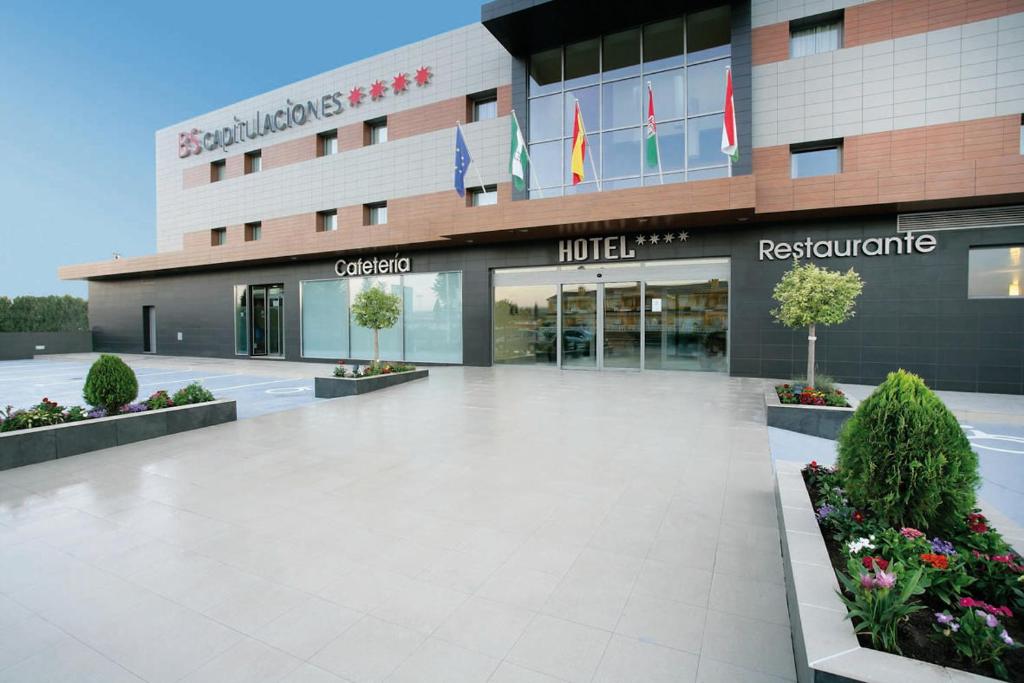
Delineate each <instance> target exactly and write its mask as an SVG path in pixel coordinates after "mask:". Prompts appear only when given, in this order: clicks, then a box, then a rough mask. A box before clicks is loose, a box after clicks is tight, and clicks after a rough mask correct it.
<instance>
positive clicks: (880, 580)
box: [875, 571, 896, 588]
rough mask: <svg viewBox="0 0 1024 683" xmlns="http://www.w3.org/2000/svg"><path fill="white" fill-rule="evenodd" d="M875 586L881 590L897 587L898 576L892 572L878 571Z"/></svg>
mask: <svg viewBox="0 0 1024 683" xmlns="http://www.w3.org/2000/svg"><path fill="white" fill-rule="evenodd" d="M875 585H876V586H878V587H879V588H892V587H893V586H895V585H896V575H895V574H892V573H890V572H883V571H876V572H875Z"/></svg>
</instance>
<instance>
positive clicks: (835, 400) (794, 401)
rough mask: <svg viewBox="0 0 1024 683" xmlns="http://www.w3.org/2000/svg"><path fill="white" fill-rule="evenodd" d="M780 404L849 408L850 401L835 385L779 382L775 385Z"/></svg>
mask: <svg viewBox="0 0 1024 683" xmlns="http://www.w3.org/2000/svg"><path fill="white" fill-rule="evenodd" d="M775 393H776V394H778V396H779V403H781V404H782V405H803V406H830V407H832V408H849V407H850V402H849V401H848V400H847V399H846V394H844V393H843V392H842V391H840V390H839V389H836V388H835V387H823V388H818V389H816V388H814V387H812V386H808V385H806V384H799V383H794V384H779V385H777V386H776V387H775Z"/></svg>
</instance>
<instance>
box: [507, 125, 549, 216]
mask: <svg viewBox="0 0 1024 683" xmlns="http://www.w3.org/2000/svg"><path fill="white" fill-rule="evenodd" d="M512 118H514V119H515V120H516V129H517V130H518V131H519V135H521V136H522V137H523V154H525V155H526V163H528V164H529V165H530V173H531V174H533V173H534V171H535V169H536V167H535V166H534V165H533V157H531V156H530V145H529V144H527V143H526V136H525V135H523V127H522V126H521V125H519V117H518V116H516V110H515V109H513V110H512ZM523 180H525V178H524V179H523ZM541 185H543V182H542V181H541V179H540V173H538V174H537V192H539V193H540V198H541V199H544V190H543V189H542V188H541ZM526 192H527V193H529V192H530V186H529V185H527V186H526Z"/></svg>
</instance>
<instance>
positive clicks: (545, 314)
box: [493, 285, 558, 366]
mask: <svg viewBox="0 0 1024 683" xmlns="http://www.w3.org/2000/svg"><path fill="white" fill-rule="evenodd" d="M557 302H558V286H557V285H523V286H515V287H495V288H494V309H493V319H494V362H495V363H497V364H502V365H552V366H553V365H555V363H556V362H557V361H558V348H557V341H558V339H557V335H558V309H557V308H556V306H557Z"/></svg>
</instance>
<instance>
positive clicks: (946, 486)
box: [837, 370, 978, 534]
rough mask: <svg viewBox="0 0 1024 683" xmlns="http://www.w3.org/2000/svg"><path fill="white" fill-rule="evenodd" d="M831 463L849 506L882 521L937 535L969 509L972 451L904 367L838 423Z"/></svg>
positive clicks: (973, 483) (974, 473)
mask: <svg viewBox="0 0 1024 683" xmlns="http://www.w3.org/2000/svg"><path fill="white" fill-rule="evenodd" d="M837 464H838V468H839V475H840V477H841V479H842V482H843V485H844V487H845V489H846V492H847V495H848V496H849V499H850V502H851V504H853V505H854V506H856V507H857V508H859V509H861V510H869V511H870V512H872V513H873V514H874V515H875V516H876V517H877V518H878V521H879V522H881V523H882V524H884V525H886V526H893V527H896V528H900V527H914V528H919V529H926V530H928V531H929V532H931V533H936V534H941V533H945V532H947V531H950V530H952V529H954V528H955V527H957V526H962V525H963V521H964V519H965V518H966V517H967V515H968V514H969V513H970V512H971V511H972V510H973V509H974V492H975V489H976V488H977V486H978V457H977V456H976V455H975V453H974V451H972V450H971V445H970V443H969V442H968V441H967V437H965V436H964V433H963V430H962V429H961V428H960V424H959V423H958V422H957V419H956V417H955V416H954V415H953V413H951V412H950V411H949V409H948V408H947V407H946V406H945V404H943V403H942V401H941V400H940V399H939V397H938V396H936V395H935V394H934V393H932V391H931V390H930V389H929V388H928V387H927V386H925V384H924V382H923V381H922V380H921V378H920V377H918V376H917V375H914V374H912V373H909V372H906V371H904V370H899V371H898V372H893V373H889V376H888V378H887V379H886V380H885V382H883V383H882V384H881V385H880V386H879V387H878V388H877V389H876V390H875V391H874V393H872V394H871V396H869V397H868V398H867V399H865V400H864V401H863V402H861V404H860V406H859V407H858V408H857V410H856V411H855V412H854V414H853V416H852V417H851V418H850V419H849V420H848V421H847V422H846V424H845V425H844V426H843V429H842V431H841V432H840V434H839V457H838V460H837Z"/></svg>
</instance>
